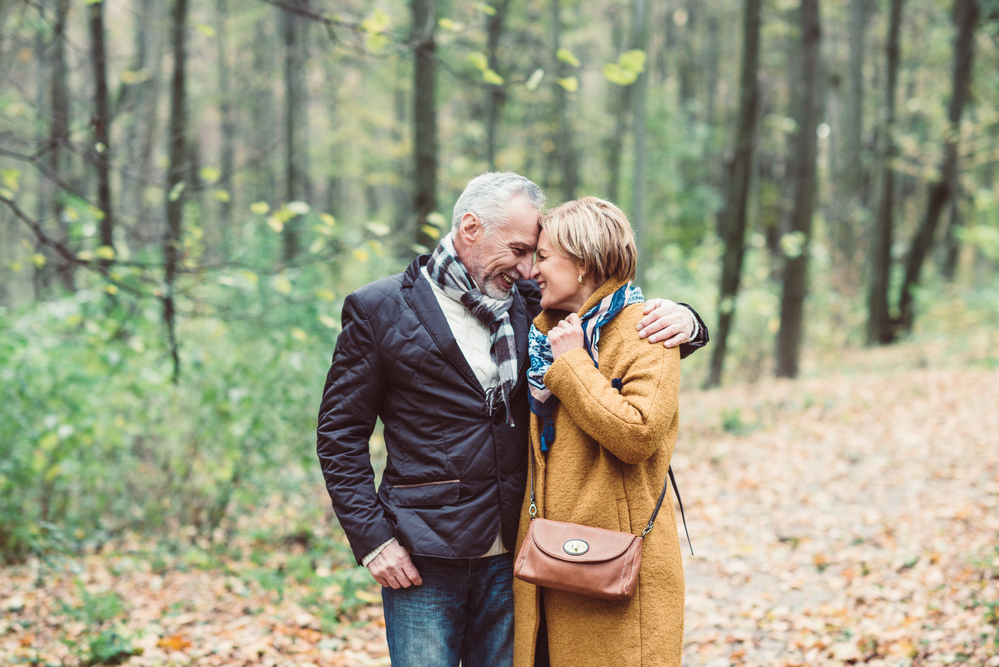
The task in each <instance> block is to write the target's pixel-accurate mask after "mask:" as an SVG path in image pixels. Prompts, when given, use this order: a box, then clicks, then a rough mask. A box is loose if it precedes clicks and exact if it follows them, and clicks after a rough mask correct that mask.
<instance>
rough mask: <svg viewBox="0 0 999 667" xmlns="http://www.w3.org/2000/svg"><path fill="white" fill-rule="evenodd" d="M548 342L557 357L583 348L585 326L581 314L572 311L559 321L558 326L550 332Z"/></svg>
mask: <svg viewBox="0 0 999 667" xmlns="http://www.w3.org/2000/svg"><path fill="white" fill-rule="evenodd" d="M548 342H549V343H550V344H551V346H552V357H554V358H555V359H558V358H559V357H560V356H562V355H563V354H565V353H566V352H568V351H569V350H575V349H582V347H583V327H582V325H581V324H580V323H579V315H577V314H576V313H570V315H569V317H567V318H565V319H564V320H562V321H561V322H559V323H558V326H556V327H555V328H554V329H552V330H551V331H549V332H548Z"/></svg>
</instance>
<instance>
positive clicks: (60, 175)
mask: <svg viewBox="0 0 999 667" xmlns="http://www.w3.org/2000/svg"><path fill="white" fill-rule="evenodd" d="M68 15H69V0H56V14H55V23H54V26H53V28H54V34H53V39H52V42H53V53H52V82H51V86H52V118H51V122H50V124H49V169H51V171H52V176H53V178H54V179H57V180H59V181H63V182H65V181H66V180H67V174H66V171H67V166H68V164H67V163H68V162H69V160H68V156H69V152H68V148H69V84H68V82H67V67H66V39H67V37H66V19H67V17H68ZM51 192H52V197H53V200H52V212H53V216H54V218H55V220H56V224H57V225H58V227H59V234H60V239H59V240H60V242H61V243H63V244H64V245H65V246H66V247H67V248H69V247H71V245H72V244H71V243H70V238H69V228H68V226H67V224H66V222H65V221H64V216H63V214H62V212H63V209H64V208H65V207H64V206H63V193H62V190H61V188H60V187H59V186H58V185H56V186H55V187H54V188H52V191H51ZM56 273H57V274H58V277H59V281H60V282H61V283H62V286H63V288H65V289H66V290H67V291H69V292H75V291H76V266H75V265H74V264H73V263H71V262H68V261H66V260H64V259H60V260H58V264H57V265H56Z"/></svg>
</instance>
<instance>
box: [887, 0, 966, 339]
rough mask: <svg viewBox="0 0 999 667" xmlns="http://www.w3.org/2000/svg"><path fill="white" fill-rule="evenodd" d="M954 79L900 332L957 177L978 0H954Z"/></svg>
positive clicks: (909, 265) (908, 320) (911, 315)
mask: <svg viewBox="0 0 999 667" xmlns="http://www.w3.org/2000/svg"><path fill="white" fill-rule="evenodd" d="M954 20H955V21H956V22H957V35H956V36H955V38H954V78H953V88H952V91H951V98H950V104H949V106H948V109H947V119H948V121H949V124H950V128H949V129H950V131H949V133H948V135H947V138H946V139H945V141H944V157H943V162H942V164H941V165H940V178H939V179H938V180H937V181H936V182H935V183H933V184H932V185H931V186H930V189H929V197H928V201H927V204H926V215H925V217H924V218H923V221H922V223H921V224H920V226H919V229H918V231H917V232H916V235H915V237H914V238H913V239H912V245H911V246H910V247H909V255H908V258H907V260H906V264H905V278H904V280H903V282H902V289H901V294H900V297H899V320H900V325H901V327H902V330H903V331H906V332H911V331H912V325H913V320H914V319H915V312H914V305H913V303H912V300H913V290H914V289H915V287H916V285H918V284H919V274H920V272H921V270H922V268H923V261H924V260H925V259H926V255H927V254H929V252H930V249H931V248H932V247H933V236H934V234H935V232H936V228H937V223H938V221H939V220H940V213H941V211H943V208H944V206H945V205H946V204H947V201H948V200H949V198H950V197H951V195H952V193H953V190H954V183H955V179H956V178H957V160H958V147H959V142H960V136H961V114H962V113H963V111H964V103H965V101H966V100H967V98H968V93H969V89H970V87H971V66H972V61H973V60H974V55H975V50H974V49H975V40H974V36H975V25H976V23H977V22H978V3H977V0H955V2H954Z"/></svg>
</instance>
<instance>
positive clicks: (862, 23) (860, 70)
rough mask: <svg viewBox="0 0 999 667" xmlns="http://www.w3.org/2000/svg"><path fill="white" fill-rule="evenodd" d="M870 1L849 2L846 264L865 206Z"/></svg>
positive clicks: (842, 142)
mask: <svg viewBox="0 0 999 667" xmlns="http://www.w3.org/2000/svg"><path fill="white" fill-rule="evenodd" d="M869 4H870V0H850V8H849V12H850V13H849V55H848V64H847V72H846V83H847V85H846V99H845V103H844V104H843V110H842V122H841V124H840V132H839V140H838V142H837V148H838V152H839V155H838V156H837V157H838V160H837V162H838V164H837V171H838V173H837V174H836V189H835V191H836V203H835V208H836V213H835V218H836V220H835V231H834V237H835V238H836V239H837V245H838V246H839V248H840V251H841V252H842V254H843V256H844V257H845V258H846V260H847V261H848V262H849V263H850V264H853V261H854V256H855V253H856V238H855V237H856V234H855V219H856V211H857V208H858V207H862V206H865V205H866V196H865V195H866V193H864V192H863V186H864V183H866V182H867V179H866V178H865V173H864V168H863V159H862V156H863V147H864V144H863V141H864V90H865V86H864V63H865V61H866V58H865V56H866V54H865V42H866V39H865V38H866V36H867V34H866V33H867V30H866V28H867V8H868V5H869Z"/></svg>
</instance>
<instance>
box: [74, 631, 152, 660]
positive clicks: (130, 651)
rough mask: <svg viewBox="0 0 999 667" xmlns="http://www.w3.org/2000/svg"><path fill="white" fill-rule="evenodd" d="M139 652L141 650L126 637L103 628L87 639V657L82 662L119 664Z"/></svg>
mask: <svg viewBox="0 0 999 667" xmlns="http://www.w3.org/2000/svg"><path fill="white" fill-rule="evenodd" d="M139 653H141V651H140V650H138V649H136V648H135V647H134V646H132V642H131V640H129V639H128V638H126V637H122V636H121V635H120V634H118V632H117V631H115V630H104V631H103V632H101V633H100V634H99V635H97V636H96V637H92V638H90V639H89V640H87V657H86V659H85V661H84V663H83V664H85V665H120V664H122V663H124V662H127V661H128V659H129V658H131V657H132V656H133V655H137V654H139Z"/></svg>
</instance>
